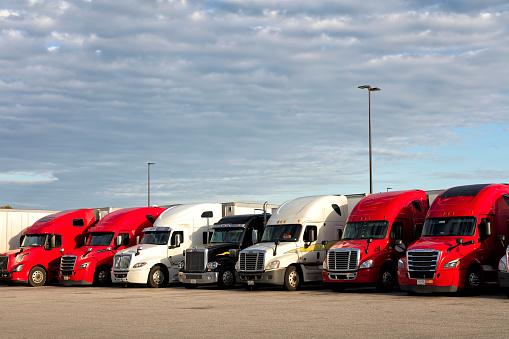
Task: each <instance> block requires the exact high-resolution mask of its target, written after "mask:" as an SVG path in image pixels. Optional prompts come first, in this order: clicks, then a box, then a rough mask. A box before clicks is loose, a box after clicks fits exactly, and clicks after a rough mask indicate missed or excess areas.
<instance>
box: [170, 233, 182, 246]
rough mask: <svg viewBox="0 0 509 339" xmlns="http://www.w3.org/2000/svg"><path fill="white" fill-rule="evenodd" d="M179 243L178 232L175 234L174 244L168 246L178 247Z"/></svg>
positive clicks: (180, 239)
mask: <svg viewBox="0 0 509 339" xmlns="http://www.w3.org/2000/svg"><path fill="white" fill-rule="evenodd" d="M181 243H182V238H181V237H180V234H175V244H173V245H170V248H177V247H180V244H181Z"/></svg>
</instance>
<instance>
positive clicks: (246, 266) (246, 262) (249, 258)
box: [239, 252, 265, 272]
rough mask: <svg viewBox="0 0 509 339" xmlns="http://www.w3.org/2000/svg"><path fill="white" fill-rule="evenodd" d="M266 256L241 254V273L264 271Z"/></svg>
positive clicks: (256, 253) (251, 253) (253, 253)
mask: <svg viewBox="0 0 509 339" xmlns="http://www.w3.org/2000/svg"><path fill="white" fill-rule="evenodd" d="M264 255H265V252H240V257H239V269H240V271H244V272H246V271H252V272H256V271H263V261H264Z"/></svg>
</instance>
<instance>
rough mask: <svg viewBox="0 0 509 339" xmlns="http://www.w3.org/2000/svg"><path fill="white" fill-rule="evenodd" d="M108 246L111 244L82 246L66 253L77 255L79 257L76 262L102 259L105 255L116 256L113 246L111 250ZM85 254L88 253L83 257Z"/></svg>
mask: <svg viewBox="0 0 509 339" xmlns="http://www.w3.org/2000/svg"><path fill="white" fill-rule="evenodd" d="M108 247H110V246H82V247H80V248H77V249H76V250H74V252H71V253H65V254H64V255H75V256H76V257H77V259H76V263H78V262H79V261H87V260H90V259H96V260H100V259H102V258H104V257H109V256H114V255H115V253H116V252H117V251H116V250H114V249H113V247H111V251H110V250H108ZM89 249H92V251H89ZM85 254H87V255H86V256H85V257H84V258H83V255H85Z"/></svg>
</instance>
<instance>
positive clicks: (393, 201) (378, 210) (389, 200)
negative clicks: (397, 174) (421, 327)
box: [322, 190, 428, 291]
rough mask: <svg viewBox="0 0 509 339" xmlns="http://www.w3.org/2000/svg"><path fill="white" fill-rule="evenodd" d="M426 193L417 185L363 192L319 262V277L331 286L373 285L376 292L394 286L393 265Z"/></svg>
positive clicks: (414, 228) (412, 236)
mask: <svg viewBox="0 0 509 339" xmlns="http://www.w3.org/2000/svg"><path fill="white" fill-rule="evenodd" d="M427 212H428V196H427V194H426V192H424V191H421V190H412V191H392V192H384V193H377V194H372V195H369V196H368V197H366V198H364V199H363V200H361V201H360V202H359V203H357V205H356V206H355V208H354V209H353V210H352V212H351V213H350V215H349V217H348V221H347V223H346V226H345V230H344V232H343V236H342V238H341V240H340V241H339V242H337V243H336V244H335V245H334V246H332V247H331V248H330V249H329V251H328V254H327V258H326V259H325V261H324V262H323V270H322V279H323V282H324V283H326V284H328V285H329V286H330V287H331V288H332V289H333V290H335V291H342V290H343V289H345V288H346V287H356V286H366V285H374V286H376V287H377V289H378V290H380V291H391V290H393V289H394V287H397V286H398V280H397V264H398V260H399V259H400V258H401V257H402V256H403V255H404V254H405V249H406V247H407V246H409V245H410V244H411V243H412V242H413V241H414V240H416V239H417V238H418V237H419V235H420V231H421V230H422V226H423V223H424V219H425V218H426V213H427Z"/></svg>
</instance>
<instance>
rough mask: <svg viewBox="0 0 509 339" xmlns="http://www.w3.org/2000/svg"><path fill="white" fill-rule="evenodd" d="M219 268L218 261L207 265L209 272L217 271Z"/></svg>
mask: <svg viewBox="0 0 509 339" xmlns="http://www.w3.org/2000/svg"><path fill="white" fill-rule="evenodd" d="M217 266H219V264H218V263H217V262H216V261H213V262H208V263H207V268H208V269H209V270H215V269H216V268H217Z"/></svg>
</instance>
